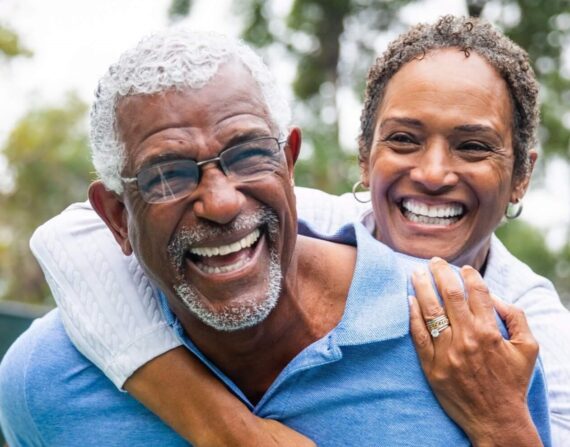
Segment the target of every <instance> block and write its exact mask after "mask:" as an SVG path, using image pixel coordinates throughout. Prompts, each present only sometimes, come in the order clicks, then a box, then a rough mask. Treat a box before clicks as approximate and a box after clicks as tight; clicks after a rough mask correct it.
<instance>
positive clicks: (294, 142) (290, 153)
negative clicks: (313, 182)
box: [285, 127, 301, 185]
mask: <svg viewBox="0 0 570 447" xmlns="http://www.w3.org/2000/svg"><path fill="white" fill-rule="evenodd" d="M299 152H301V129H300V128H298V127H291V128H290V129H289V136H288V137H287V143H285V158H286V160H287V169H288V170H289V177H290V178H291V184H292V185H294V184H295V180H294V174H295V163H296V162H297V158H298V157H299Z"/></svg>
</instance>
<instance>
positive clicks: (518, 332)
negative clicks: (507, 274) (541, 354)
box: [491, 294, 538, 356]
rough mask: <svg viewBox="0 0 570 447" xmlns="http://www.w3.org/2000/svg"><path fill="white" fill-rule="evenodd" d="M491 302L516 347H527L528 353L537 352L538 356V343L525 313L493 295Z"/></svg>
mask: <svg viewBox="0 0 570 447" xmlns="http://www.w3.org/2000/svg"><path fill="white" fill-rule="evenodd" d="M491 300H492V302H493V306H494V307H495V309H496V311H497V313H498V314H499V316H500V317H501V320H503V321H504V322H505V325H506V326H507V331H508V332H509V340H510V342H511V343H513V344H515V345H519V346H520V345H525V346H526V350H527V351H529V352H527V353H529V354H532V351H536V353H535V356H538V343H537V341H536V339H535V338H534V336H533V335H532V332H531V330H530V327H529V325H528V321H527V319H526V315H525V313H524V312H523V311H522V310H521V309H519V308H518V307H516V306H513V305H512V304H507V303H505V302H504V301H502V300H501V299H500V298H498V297H497V296H495V295H493V294H491Z"/></svg>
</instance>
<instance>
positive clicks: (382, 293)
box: [299, 221, 410, 346]
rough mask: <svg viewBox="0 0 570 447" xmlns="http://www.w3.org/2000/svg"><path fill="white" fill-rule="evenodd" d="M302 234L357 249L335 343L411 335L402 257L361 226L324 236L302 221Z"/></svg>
mask: <svg viewBox="0 0 570 447" xmlns="http://www.w3.org/2000/svg"><path fill="white" fill-rule="evenodd" d="M299 233H300V234H303V235H306V236H311V237H318V238H320V239H327V240H330V241H333V242H339V243H345V244H351V245H357V246H358V251H357V257H356V265H355V269H354V276H353V281H352V284H351V286H350V289H349V292H348V297H347V300H346V307H345V310H344V314H343V317H342V319H341V321H340V323H339V324H338V325H337V327H336V328H335V329H334V330H333V331H332V332H331V338H332V340H331V341H332V342H333V343H336V344H338V345H339V346H350V345H360V344H366V343H374V342H381V341H386V340H390V339H395V338H398V337H403V336H405V335H406V334H407V333H408V332H409V318H410V313H409V304H408V294H409V282H408V278H407V274H406V269H405V268H404V266H403V265H402V257H401V255H399V254H396V253H395V252H394V251H393V250H392V249H390V248H389V247H387V246H386V245H384V244H382V243H380V242H378V241H377V240H376V239H374V237H373V236H372V235H371V234H370V232H369V231H368V230H367V229H366V227H365V226H364V225H362V224H361V223H353V224H349V225H345V226H344V227H342V228H340V229H339V230H338V231H337V232H336V233H334V234H333V235H329V236H324V235H321V234H318V233H317V232H316V231H314V230H313V229H312V228H311V227H310V226H309V225H307V224H306V223H305V222H302V221H299Z"/></svg>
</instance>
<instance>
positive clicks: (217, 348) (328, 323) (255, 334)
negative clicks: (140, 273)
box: [173, 236, 356, 402]
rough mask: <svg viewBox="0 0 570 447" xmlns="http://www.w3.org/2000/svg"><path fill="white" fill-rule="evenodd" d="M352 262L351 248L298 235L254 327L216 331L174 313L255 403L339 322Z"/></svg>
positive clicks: (207, 352)
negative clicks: (271, 305)
mask: <svg viewBox="0 0 570 447" xmlns="http://www.w3.org/2000/svg"><path fill="white" fill-rule="evenodd" d="M355 260H356V250H355V248H354V247H350V246H346V245H340V244H334V243H331V242H326V241H322V240H318V239H313V238H308V237H303V236H299V238H298V239H297V246H296V251H295V255H294V256H293V259H292V262H291V264H290V265H289V268H288V270H287V277H286V278H285V280H284V282H283V287H282V291H281V295H280V297H279V301H278V303H277V306H276V307H275V309H274V310H273V311H272V312H271V313H270V314H269V316H268V317H267V318H266V319H265V320H264V321H263V322H262V323H260V324H258V325H256V326H255V327H253V328H249V329H245V330H240V331H234V332H219V331H216V330H214V329H212V328H210V327H208V326H205V325H204V324H202V323H200V322H198V321H197V320H196V319H195V318H193V317H192V316H190V315H189V314H188V312H185V311H181V308H180V306H176V305H174V306H173V307H175V308H174V309H173V310H174V311H175V313H176V314H177V316H178V318H179V320H180V322H181V323H182V326H183V327H184V329H185V331H186V333H187V334H188V335H189V336H190V338H191V339H192V341H193V342H194V343H195V344H196V346H197V347H198V348H199V349H200V350H201V351H202V353H203V354H204V355H205V356H206V357H208V358H209V359H210V360H211V361H212V362H214V364H216V366H217V367H219V368H220V369H221V370H222V371H223V372H224V373H225V374H226V375H227V376H228V377H230V378H231V379H232V380H233V381H234V383H236V385H237V386H238V387H240V389H241V390H242V391H243V392H244V394H245V395H246V396H248V398H249V399H250V400H251V401H252V402H257V401H259V399H260V398H261V397H262V396H263V394H264V393H265V391H266V390H267V388H268V387H269V386H270V385H271V383H273V381H274V380H275V378H276V377H277V375H278V374H279V373H280V372H281V371H282V370H283V368H284V367H285V366H286V365H287V364H288V363H289V362H290V361H291V360H292V359H293V358H294V357H295V356H296V355H297V354H298V353H299V352H301V351H302V350H303V349H304V348H306V347H307V346H309V345H310V344H311V343H313V342H315V341H316V340H318V339H320V338H322V337H323V336H325V335H326V334H327V333H328V332H330V331H331V330H332V329H333V328H334V327H335V326H336V325H337V324H338V323H339V321H340V320H341V318H342V315H343V312H344V307H345V304H346V297H347V294H348V290H349V287H350V283H351V280H352V274H353V271H354V264H355ZM176 307H178V309H176Z"/></svg>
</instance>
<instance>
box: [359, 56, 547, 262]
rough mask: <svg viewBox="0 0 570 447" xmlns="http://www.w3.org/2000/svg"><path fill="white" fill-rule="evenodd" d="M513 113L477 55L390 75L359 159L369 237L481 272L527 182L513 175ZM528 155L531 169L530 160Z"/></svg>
mask: <svg viewBox="0 0 570 447" xmlns="http://www.w3.org/2000/svg"><path fill="white" fill-rule="evenodd" d="M513 111H514V110H513V106H512V102H511V99H510V95H509V91H508V89H507V83H506V82H505V81H504V80H503V78H502V77H501V76H500V75H499V73H498V72H497V70H496V69H495V68H494V67H493V66H492V65H490V64H489V63H488V62H487V61H486V60H485V59H484V58H483V57H481V56H479V55H478V54H477V53H475V52H473V53H472V54H471V55H470V56H469V57H467V56H466V55H465V53H464V52H463V51H461V49H459V48H448V49H436V50H432V51H430V52H428V53H426V55H425V56H423V57H422V58H421V59H414V60H412V61H410V62H409V63H407V64H405V65H404V66H403V67H402V68H401V69H400V70H398V71H397V72H396V74H395V75H394V76H393V77H392V78H391V79H390V82H389V83H388V84H387V86H386V89H385V93H384V95H383V99H382V101H381V103H380V105H379V107H378V110H377V112H376V117H377V118H376V123H375V126H374V129H375V130H374V134H373V138H372V146H371V148H370V151H369V152H368V151H367V150H365V149H362V152H361V153H362V155H361V166H362V179H363V184H364V185H365V186H368V185H369V186H370V189H371V196H372V205H373V208H374V215H375V216H376V233H375V234H376V238H377V239H378V240H380V241H382V242H384V243H385V244H387V245H389V246H390V247H394V248H395V249H396V250H398V251H401V252H403V253H407V254H410V255H412V256H418V257H422V258H425V257H429V256H432V255H434V254H437V255H439V256H441V257H443V258H444V259H447V260H448V261H450V262H452V263H454V264H456V265H464V264H469V265H471V266H473V267H475V268H477V269H478V270H483V269H482V268H483V266H484V264H485V260H486V259H487V253H488V251H489V245H490V240H491V234H492V232H493V231H494V229H495V228H496V227H497V225H498V224H499V223H500V221H501V219H502V218H503V216H504V213H505V209H506V208H507V205H508V203H509V202H517V201H519V200H520V199H521V198H522V196H523V195H524V192H525V190H526V187H527V185H528V180H529V175H530V171H529V172H527V173H525V174H520V175H519V176H518V177H517V176H515V174H514V163H515V153H514V149H513V136H512V132H513V129H512V123H513V118H512V117H513ZM528 157H530V158H531V160H532V162H531V163H529V165H530V166H532V164H533V163H534V160H535V159H536V152H535V151H534V150H531V151H529V155H528Z"/></svg>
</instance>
